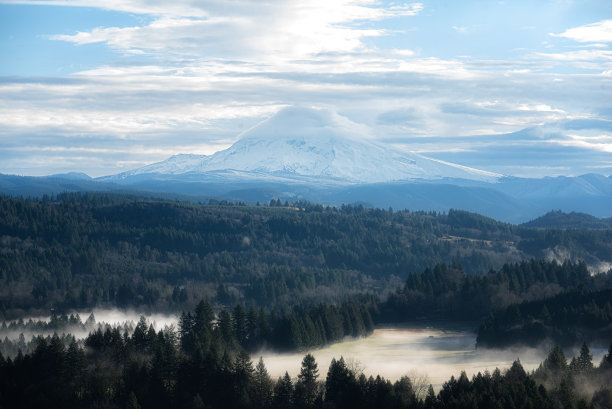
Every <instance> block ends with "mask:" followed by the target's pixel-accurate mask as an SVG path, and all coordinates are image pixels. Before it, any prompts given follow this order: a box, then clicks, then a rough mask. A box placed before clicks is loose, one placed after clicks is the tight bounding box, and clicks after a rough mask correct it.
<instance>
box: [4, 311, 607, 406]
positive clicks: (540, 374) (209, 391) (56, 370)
mask: <svg viewBox="0 0 612 409" xmlns="http://www.w3.org/2000/svg"><path fill="white" fill-rule="evenodd" d="M231 326H232V325H231V323H228V322H225V321H224V318H223V317H222V316H219V317H218V319H215V315H214V313H212V309H211V308H210V305H207V303H205V302H202V303H199V304H198V307H197V308H196V309H195V310H194V311H193V312H190V313H187V314H185V315H184V316H183V317H182V319H181V323H180V325H179V328H178V331H177V330H175V329H174V328H166V329H165V330H160V331H157V332H156V331H155V330H154V329H153V327H152V326H151V325H150V324H148V322H147V321H146V319H145V318H141V320H140V321H139V323H138V324H137V325H136V327H135V329H134V331H133V333H131V334H129V333H127V332H124V333H121V331H120V330H119V329H109V328H107V329H106V330H105V331H102V330H100V329H99V330H96V331H94V332H92V333H91V334H90V335H89V336H88V337H87V338H86V339H85V341H84V345H85V346H84V347H81V346H79V345H78V344H77V343H76V342H74V341H72V342H70V344H69V345H67V346H66V345H64V344H63V343H62V341H61V340H60V338H59V337H58V336H53V337H50V338H48V339H45V338H40V339H39V340H38V344H37V346H36V348H35V349H34V351H33V352H32V353H31V354H22V353H19V354H18V355H17V356H16V357H15V358H14V359H12V358H5V357H4V356H2V355H1V354H0V380H1V381H2V382H0V407H7V408H9V407H10V408H40V407H48V405H49V404H50V403H52V404H53V405H54V406H57V407H62V408H81V407H126V408H174V407H177V408H264V409H267V408H270V409H272V408H290V409H291V408H296V409H297V408H304V409H311V408H339V409H340V408H371V407H377V408H398V409H400V408H423V409H425V408H447V407H459V408H461V407H466V408H467V407H476V408H497V407H500V408H502V407H503V408H514V407H538V408H563V407H580V408H604V407H610V406H609V405H610V404H611V403H612V392H611V390H610V379H612V344H611V345H610V349H609V351H608V354H607V355H605V356H604V358H603V360H602V362H601V363H600V364H599V366H595V365H594V364H593V362H592V356H591V354H590V351H589V349H588V347H587V346H586V344H585V345H583V347H582V349H581V351H580V354H579V355H578V356H577V357H574V358H573V359H572V360H571V362H570V363H568V362H567V360H566V358H565V355H564V354H563V350H562V349H561V348H559V347H556V348H553V349H552V350H551V352H550V354H549V355H548V357H547V358H546V360H545V361H544V362H543V363H542V365H541V366H540V368H538V369H537V370H536V371H535V372H534V373H533V374H528V373H526V372H525V371H524V369H523V368H522V366H521V364H520V362H519V361H516V362H514V364H513V365H512V367H511V368H510V369H508V370H506V371H504V372H503V373H502V371H500V370H498V369H497V370H495V371H494V372H493V373H489V372H484V373H478V374H477V375H475V376H473V377H472V379H469V378H468V377H467V375H466V374H465V372H462V373H461V375H460V376H459V377H457V378H455V377H451V379H450V380H448V381H447V382H445V383H444V384H443V385H442V387H441V389H440V390H439V392H438V393H436V392H435V391H434V389H433V387H432V386H431V385H430V386H429V388H428V390H427V392H426V393H421V391H420V390H419V388H417V385H416V384H413V381H412V380H411V379H410V378H409V377H402V378H400V379H398V380H396V381H395V382H391V381H390V380H387V379H385V378H383V377H381V376H376V377H373V376H369V377H367V376H366V375H364V374H363V373H361V372H360V371H359V370H358V369H356V368H354V367H352V366H351V365H349V364H347V362H346V361H345V360H344V359H343V358H342V357H340V358H339V359H333V360H332V362H331V364H330V366H329V368H328V370H327V374H326V375H325V377H323V375H322V374H321V373H320V370H319V368H318V364H317V362H316V360H315V358H314V357H313V356H312V355H311V354H306V355H305V356H304V359H303V360H302V364H301V368H300V372H299V374H298V376H297V377H296V378H291V377H290V376H289V375H288V374H287V373H285V375H284V376H282V377H279V378H278V379H276V380H274V379H272V378H271V377H270V375H269V374H268V371H267V370H266V367H265V363H264V362H263V360H261V359H259V361H258V363H257V364H256V365H253V362H252V361H251V358H250V356H249V355H248V354H247V353H246V351H245V350H244V348H243V347H242V346H241V345H240V342H239V340H238V339H236V335H235V334H236V333H235V331H233V330H232V328H231ZM585 381H589V382H590V383H589V385H590V386H591V388H590V389H588V390H585V388H583V383H584V382H585Z"/></svg>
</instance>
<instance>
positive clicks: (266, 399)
mask: <svg viewBox="0 0 612 409" xmlns="http://www.w3.org/2000/svg"><path fill="white" fill-rule="evenodd" d="M273 388H274V385H273V383H272V379H271V378H270V375H268V371H267V370H266V366H265V365H264V362H263V359H262V357H259V362H257V366H255V372H254V373H253V380H252V382H251V386H250V397H251V402H253V406H254V407H255V408H259V409H267V408H270V406H271V405H272V394H273V392H274V389H273Z"/></svg>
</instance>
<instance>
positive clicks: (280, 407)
mask: <svg viewBox="0 0 612 409" xmlns="http://www.w3.org/2000/svg"><path fill="white" fill-rule="evenodd" d="M293 395H294V388H293V382H291V377H290V376H289V373H287V372H285V376H283V377H282V378H278V381H276V385H275V386H274V398H273V399H272V407H273V408H274V409H291V408H293V407H294V405H293Z"/></svg>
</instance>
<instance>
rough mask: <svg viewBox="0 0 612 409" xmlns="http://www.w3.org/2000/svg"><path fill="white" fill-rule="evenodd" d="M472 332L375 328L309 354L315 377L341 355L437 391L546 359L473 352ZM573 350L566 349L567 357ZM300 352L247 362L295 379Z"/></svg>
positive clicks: (535, 351)
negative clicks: (451, 382) (459, 379)
mask: <svg viewBox="0 0 612 409" xmlns="http://www.w3.org/2000/svg"><path fill="white" fill-rule="evenodd" d="M475 345H476V334H475V333H474V332H472V331H469V330H467V329H448V330H447V329H443V328H431V327H417V326H415V327H397V328H377V329H375V330H374V333H373V334H372V335H370V336H368V337H365V338H358V339H347V340H345V341H344V342H340V343H337V344H333V345H329V346H327V347H324V348H320V349H316V350H312V351H309V352H310V353H312V354H313V355H314V357H315V358H316V361H317V364H318V368H319V373H320V374H321V375H323V376H324V374H325V373H326V372H327V369H328V368H329V365H330V362H331V360H332V359H333V358H335V359H340V357H344V359H345V361H346V362H347V363H348V365H349V366H352V367H353V368H352V369H356V370H357V372H358V373H359V372H363V373H364V374H365V375H366V376H370V375H371V376H374V377H376V375H381V376H384V377H385V378H387V379H390V380H392V381H395V380H397V379H399V378H401V377H402V376H406V375H407V376H409V377H410V378H411V379H413V378H415V377H419V378H421V379H422V378H423V376H426V377H427V384H429V383H431V384H433V385H434V387H436V389H439V388H440V387H441V385H442V383H444V382H446V381H448V380H449V379H450V377H451V376H454V377H455V378H457V377H458V376H459V375H460V374H461V371H465V372H466V373H467V375H468V377H470V378H471V377H472V375H475V374H477V373H478V372H481V373H484V372H485V371H489V372H493V371H494V370H495V368H499V369H500V370H504V369H507V368H509V367H510V366H511V365H512V363H513V362H514V361H515V360H516V359H519V360H520V362H521V364H522V365H523V367H524V369H525V371H527V372H530V371H532V370H535V369H536V368H537V367H538V366H539V365H540V364H541V363H542V361H544V359H545V358H546V356H547V354H548V353H549V352H550V349H551V348H552V345H547V344H543V345H541V346H540V347H538V348H518V347H514V348H504V349H482V348H479V349H475ZM573 352H574V351H571V353H570V354H569V356H571V355H572V353H573ZM591 352H592V353H593V361H594V362H599V361H600V360H601V357H602V356H603V355H604V353H605V350H603V349H592V350H591ZM305 354H306V351H304V352H300V353H286V354H285V353H283V354H278V353H274V352H270V351H261V352H259V353H255V354H252V356H251V358H252V360H253V361H256V360H257V359H259V357H260V356H261V357H263V360H264V363H265V364H266V368H267V369H268V372H269V373H270V375H271V376H272V377H273V378H277V377H279V376H283V375H284V374H285V371H287V372H288V373H289V375H290V376H291V377H296V376H297V375H298V373H299V371H300V363H301V361H302V358H303V357H304V355H305Z"/></svg>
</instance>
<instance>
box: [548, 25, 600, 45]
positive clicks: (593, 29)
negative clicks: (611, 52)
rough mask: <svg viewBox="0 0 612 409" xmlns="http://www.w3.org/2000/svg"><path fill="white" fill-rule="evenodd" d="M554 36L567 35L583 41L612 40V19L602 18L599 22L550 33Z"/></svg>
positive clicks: (566, 36)
mask: <svg viewBox="0 0 612 409" xmlns="http://www.w3.org/2000/svg"><path fill="white" fill-rule="evenodd" d="M550 35H551V36H553V37H565V38H569V39H572V40H574V41H579V42H582V43H586V42H602V43H610V42H612V20H602V21H598V22H597V23H592V24H587V25H584V26H579V27H574V28H570V29H568V30H566V31H564V32H563V33H560V34H554V33H550Z"/></svg>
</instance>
